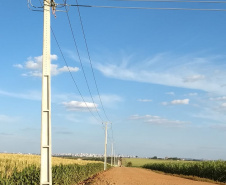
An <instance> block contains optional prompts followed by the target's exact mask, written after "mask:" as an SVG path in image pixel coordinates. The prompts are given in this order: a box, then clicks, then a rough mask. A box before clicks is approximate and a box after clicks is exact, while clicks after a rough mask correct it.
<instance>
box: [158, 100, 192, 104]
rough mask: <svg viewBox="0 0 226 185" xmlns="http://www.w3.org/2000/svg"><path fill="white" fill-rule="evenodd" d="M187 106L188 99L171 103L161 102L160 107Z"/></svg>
mask: <svg viewBox="0 0 226 185" xmlns="http://www.w3.org/2000/svg"><path fill="white" fill-rule="evenodd" d="M187 104H189V99H183V100H173V101H171V102H162V105H187Z"/></svg>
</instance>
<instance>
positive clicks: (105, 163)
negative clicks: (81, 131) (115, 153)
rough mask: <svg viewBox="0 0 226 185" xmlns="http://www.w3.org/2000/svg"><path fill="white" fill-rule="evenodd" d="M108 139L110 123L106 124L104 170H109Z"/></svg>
mask: <svg viewBox="0 0 226 185" xmlns="http://www.w3.org/2000/svg"><path fill="white" fill-rule="evenodd" d="M107 139H108V122H105V147H104V170H106V169H107Z"/></svg>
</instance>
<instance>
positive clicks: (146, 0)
mask: <svg viewBox="0 0 226 185" xmlns="http://www.w3.org/2000/svg"><path fill="white" fill-rule="evenodd" d="M110 1H136V2H159V3H162V2H164V3H166V2H167V3H168V2H177V3H226V1H189V0H184V1H183V0H110Z"/></svg>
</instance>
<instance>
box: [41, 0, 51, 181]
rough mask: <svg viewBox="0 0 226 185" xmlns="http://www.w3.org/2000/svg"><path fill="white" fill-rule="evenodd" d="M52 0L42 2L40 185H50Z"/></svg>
mask: <svg viewBox="0 0 226 185" xmlns="http://www.w3.org/2000/svg"><path fill="white" fill-rule="evenodd" d="M52 2H53V0H44V8H43V12H44V23H43V59H42V61H43V62H42V118H41V121H42V123H41V124H42V129H41V173H40V185H52V160H51V157H52V146H51V85H50V78H51V72H50V68H51V61H50V6H51V5H52Z"/></svg>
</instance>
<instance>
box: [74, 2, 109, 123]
mask: <svg viewBox="0 0 226 185" xmlns="http://www.w3.org/2000/svg"><path fill="white" fill-rule="evenodd" d="M76 3H77V5H78V0H76ZM77 10H78V14H79V19H80V24H81V27H82V33H83V38H84V41H85V45H86V51H87V54H88V57H89V63H90V66H91V69H92V74H93V78H94V82H95V86H96V89H97V93H98V96H99V100H100V103H101V107H102V109H103V111H104V115H105V117H106V118H107V120H109V118H108V116H107V114H106V111H105V109H104V106H103V103H102V100H101V97H100V93H99V89H98V86H97V81H96V77H95V74H94V70H93V65H92V61H91V57H90V52H89V49H88V44H87V40H86V35H85V30H84V26H83V22H82V17H81V13H80V10H79V6H77Z"/></svg>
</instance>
